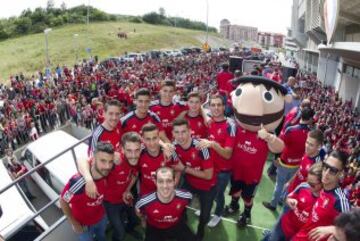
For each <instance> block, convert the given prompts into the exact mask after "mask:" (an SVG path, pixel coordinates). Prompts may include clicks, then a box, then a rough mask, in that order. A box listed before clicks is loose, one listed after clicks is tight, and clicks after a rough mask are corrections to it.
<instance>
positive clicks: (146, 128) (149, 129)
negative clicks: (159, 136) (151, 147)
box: [141, 123, 159, 135]
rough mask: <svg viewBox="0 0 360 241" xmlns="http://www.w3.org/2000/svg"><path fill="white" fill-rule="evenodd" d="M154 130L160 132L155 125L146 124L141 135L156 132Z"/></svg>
mask: <svg viewBox="0 0 360 241" xmlns="http://www.w3.org/2000/svg"><path fill="white" fill-rule="evenodd" d="M154 130H159V128H158V127H157V126H156V125H155V124H153V123H146V124H145V125H143V127H142V128H141V133H142V134H143V135H144V133H145V132H150V131H154Z"/></svg>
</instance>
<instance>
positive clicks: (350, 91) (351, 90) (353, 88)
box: [339, 74, 360, 104]
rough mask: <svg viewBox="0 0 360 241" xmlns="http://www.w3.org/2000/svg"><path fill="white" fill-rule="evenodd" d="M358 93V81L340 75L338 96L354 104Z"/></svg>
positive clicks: (359, 85) (359, 88)
mask: <svg viewBox="0 0 360 241" xmlns="http://www.w3.org/2000/svg"><path fill="white" fill-rule="evenodd" d="M359 91H360V79H356V78H353V77H351V76H349V75H347V74H343V75H342V79H341V83H340V88H339V94H340V96H341V97H342V98H343V100H346V101H349V100H352V102H353V103H354V104H356V103H357V102H358V101H357V97H358V93H359Z"/></svg>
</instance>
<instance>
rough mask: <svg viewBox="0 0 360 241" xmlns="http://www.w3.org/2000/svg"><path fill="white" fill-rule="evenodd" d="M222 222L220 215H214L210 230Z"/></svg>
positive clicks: (209, 224) (209, 223) (210, 222)
mask: <svg viewBox="0 0 360 241" xmlns="http://www.w3.org/2000/svg"><path fill="white" fill-rule="evenodd" d="M220 221H221V217H219V216H218V215H214V216H213V217H212V218H211V220H210V221H209V222H208V226H209V227H210V228H214V227H215V226H217V225H218V224H219V223H220Z"/></svg>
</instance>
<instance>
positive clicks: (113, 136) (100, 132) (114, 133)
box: [88, 125, 121, 156]
mask: <svg viewBox="0 0 360 241" xmlns="http://www.w3.org/2000/svg"><path fill="white" fill-rule="evenodd" d="M120 138H121V129H120V125H118V126H117V127H116V128H115V129H114V130H111V131H110V130H107V129H105V127H104V126H103V125H98V126H97V127H96V128H95V129H94V130H93V132H92V135H91V141H90V145H89V150H88V155H89V156H92V155H93V154H94V151H95V149H96V144H97V143H98V142H99V141H103V142H110V143H111V144H112V145H113V146H114V148H115V150H117V149H119V148H120Z"/></svg>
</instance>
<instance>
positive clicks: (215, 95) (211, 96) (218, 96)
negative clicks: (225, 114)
mask: <svg viewBox="0 0 360 241" xmlns="http://www.w3.org/2000/svg"><path fill="white" fill-rule="evenodd" d="M214 99H220V100H221V103H222V104H223V105H225V98H224V96H222V95H220V94H214V95H210V97H209V103H210V104H211V100H214Z"/></svg>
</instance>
